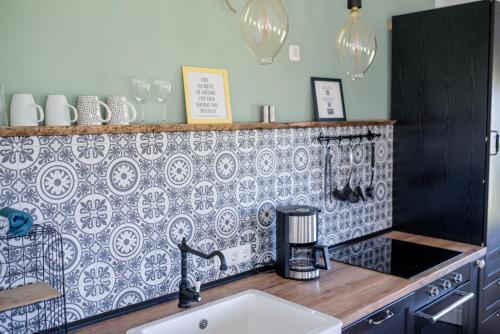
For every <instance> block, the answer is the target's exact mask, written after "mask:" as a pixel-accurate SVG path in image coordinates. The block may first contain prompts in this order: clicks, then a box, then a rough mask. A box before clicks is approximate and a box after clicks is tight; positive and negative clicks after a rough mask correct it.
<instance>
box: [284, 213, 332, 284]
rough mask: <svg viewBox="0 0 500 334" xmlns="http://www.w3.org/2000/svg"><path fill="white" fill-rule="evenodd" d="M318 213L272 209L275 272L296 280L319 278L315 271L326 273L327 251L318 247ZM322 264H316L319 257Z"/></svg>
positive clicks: (325, 247)
mask: <svg viewBox="0 0 500 334" xmlns="http://www.w3.org/2000/svg"><path fill="white" fill-rule="evenodd" d="M319 212H320V210H319V209H317V208H314V207H311V206H302V205H289V206H281V207H278V208H277V209H276V213H277V223H276V271H277V273H278V275H280V276H282V277H285V278H292V279H296V280H311V279H315V278H318V277H319V269H326V270H329V269H330V260H329V256H328V254H329V253H328V247H327V246H321V245H318V213H319ZM320 253H321V254H322V255H323V259H324V263H323V264H320V263H319V260H320V259H319V254H320Z"/></svg>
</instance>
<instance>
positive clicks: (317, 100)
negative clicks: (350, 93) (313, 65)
mask: <svg viewBox="0 0 500 334" xmlns="http://www.w3.org/2000/svg"><path fill="white" fill-rule="evenodd" d="M311 84H312V89H313V100H314V110H315V111H316V120H317V121H318V122H334V121H345V120H346V113H345V104H344V92H343V91H342V80H340V79H330V78H311Z"/></svg>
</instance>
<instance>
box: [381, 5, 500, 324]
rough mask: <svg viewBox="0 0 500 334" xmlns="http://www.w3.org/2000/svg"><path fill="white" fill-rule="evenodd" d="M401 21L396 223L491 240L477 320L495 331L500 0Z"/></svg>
mask: <svg viewBox="0 0 500 334" xmlns="http://www.w3.org/2000/svg"><path fill="white" fill-rule="evenodd" d="M392 25H393V33H392V97H391V115H392V118H393V119H394V120H396V121H397V125H396V127H395V130H394V186H393V198H394V203H393V207H394V212H393V226H394V228H395V229H397V230H401V231H405V232H410V233H416V234H423V235H428V236H433V237H438V238H443V239H449V240H454V241H460V242H466V243H472V244H478V245H483V246H487V248H488V253H487V255H486V257H485V259H484V261H485V262H484V264H481V265H480V267H482V268H481V269H480V277H479V280H478V284H479V296H478V298H477V305H478V306H477V309H478V312H477V315H478V316H477V323H478V333H492V332H491V331H488V329H491V328H494V327H495V326H494V325H495V324H498V320H496V319H495V318H498V316H497V314H498V313H500V154H498V149H499V139H500V137H499V133H498V131H500V3H498V2H496V1H477V2H472V3H467V4H463V5H458V6H452V7H446V8H439V9H433V10H428V11H424V12H419V13H412V14H406V15H401V16H395V17H393V24H392ZM494 332H495V333H500V327H497V328H496V330H495V331H494Z"/></svg>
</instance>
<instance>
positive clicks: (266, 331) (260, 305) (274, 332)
mask: <svg viewBox="0 0 500 334" xmlns="http://www.w3.org/2000/svg"><path fill="white" fill-rule="evenodd" d="M204 325H206V327H205V326H204ZM200 327H201V328H202V327H205V328H204V329H201V328H200ZM341 331H342V321H340V320H339V319H337V318H334V317H331V316H329V315H326V314H323V313H320V312H317V311H314V310H311V309H309V308H307V307H303V306H301V305H297V304H295V303H292V302H289V301H287V300H284V299H281V298H277V297H274V296H272V295H270V294H267V293H264V292H261V291H258V290H247V291H244V292H241V293H238V294H235V295H233V296H230V297H227V298H224V299H220V300H217V301H215V302H212V303H208V304H206V305H203V306H199V307H196V308H193V309H191V310H189V311H186V312H181V313H179V314H176V315H173V316H170V317H168V318H165V319H161V320H158V321H155V322H151V323H149V324H146V325H143V326H140V327H136V328H133V329H129V330H128V331H127V334H165V333H169V334H340V333H341Z"/></svg>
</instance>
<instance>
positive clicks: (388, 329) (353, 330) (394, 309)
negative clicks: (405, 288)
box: [342, 294, 415, 334]
mask: <svg viewBox="0 0 500 334" xmlns="http://www.w3.org/2000/svg"><path fill="white" fill-rule="evenodd" d="M414 298H415V295H414V294H411V295H409V296H406V297H404V298H402V299H400V300H398V301H396V302H394V303H392V304H390V305H389V306H386V307H384V308H383V309H380V310H379V311H377V312H375V313H372V314H370V315H369V316H367V317H366V318H363V319H361V320H360V321H358V322H356V323H354V324H352V325H351V326H349V327H347V328H346V329H343V330H342V334H364V333H369V334H372V333H373V334H375V333H404V330H401V329H402V327H403V328H404V327H405V326H406V325H407V319H406V318H407V310H410V309H411V307H412V305H413V303H414ZM390 314H392V315H391V316H390V317H389V318H388V315H390ZM385 319H386V320H385Z"/></svg>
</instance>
